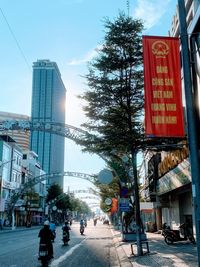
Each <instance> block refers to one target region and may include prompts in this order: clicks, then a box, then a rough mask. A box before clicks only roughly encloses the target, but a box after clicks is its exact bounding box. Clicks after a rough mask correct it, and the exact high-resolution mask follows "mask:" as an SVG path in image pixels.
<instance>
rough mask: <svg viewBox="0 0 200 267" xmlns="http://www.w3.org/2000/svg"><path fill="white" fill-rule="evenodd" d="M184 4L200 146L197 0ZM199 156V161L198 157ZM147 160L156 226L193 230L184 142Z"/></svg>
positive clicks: (147, 191)
mask: <svg viewBox="0 0 200 267" xmlns="http://www.w3.org/2000/svg"><path fill="white" fill-rule="evenodd" d="M185 7H186V21H187V26H188V28H187V31H188V41H189V50H190V51H189V52H190V59H191V73H192V83H193V84H192V86H193V92H194V99H195V105H194V110H195V113H196V116H195V120H196V125H197V131H198V134H197V136H198V138H199V140H198V146H199V149H200V71H199V70H200V68H199V66H200V34H199V32H200V2H199V1H198V0H185ZM179 35H180V26H179V16H178V8H177V10H176V14H175V15H174V17H173V20H172V27H171V30H170V36H172V37H179ZM182 85H183V88H184V80H182ZM183 95H184V94H183ZM186 123H187V119H186ZM198 160H199V161H200V159H198ZM146 162H147V170H148V171H147V173H146V179H145V182H144V187H143V188H144V190H143V192H144V196H145V197H146V199H147V200H149V201H153V202H154V203H155V204H156V205H155V207H156V208H155V214H156V216H155V223H156V225H157V228H158V229H160V228H161V225H162V223H167V224H168V225H170V226H171V227H172V229H178V227H179V225H180V224H182V223H185V222H187V223H190V225H191V227H192V229H193V232H194V234H195V222H194V207H193V198H192V178H191V172H190V161H189V150H188V147H187V144H186V143H185V145H183V144H181V145H180V147H179V148H178V147H177V149H176V150H171V151H161V152H158V153H155V152H154V153H153V155H151V157H150V158H149V159H147V161H146Z"/></svg>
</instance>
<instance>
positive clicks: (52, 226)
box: [49, 221, 56, 241]
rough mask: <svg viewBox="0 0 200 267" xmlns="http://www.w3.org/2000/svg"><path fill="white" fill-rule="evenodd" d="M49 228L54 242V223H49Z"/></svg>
mask: <svg viewBox="0 0 200 267" xmlns="http://www.w3.org/2000/svg"><path fill="white" fill-rule="evenodd" d="M49 228H50V230H51V232H52V234H53V235H52V236H53V239H52V240H53V241H54V239H55V238H56V225H55V223H54V221H51V222H50V224H49Z"/></svg>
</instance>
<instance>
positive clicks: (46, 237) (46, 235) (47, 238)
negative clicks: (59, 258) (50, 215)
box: [38, 221, 54, 259]
mask: <svg viewBox="0 0 200 267" xmlns="http://www.w3.org/2000/svg"><path fill="white" fill-rule="evenodd" d="M38 237H40V244H46V245H47V249H48V255H49V258H50V259H52V258H54V256H53V245H52V242H51V240H52V232H51V230H50V228H49V221H45V222H44V226H43V228H42V229H41V230H40V232H39V234H38Z"/></svg>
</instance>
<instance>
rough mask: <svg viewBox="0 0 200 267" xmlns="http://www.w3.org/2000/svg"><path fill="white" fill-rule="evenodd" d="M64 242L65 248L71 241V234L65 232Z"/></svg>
mask: <svg viewBox="0 0 200 267" xmlns="http://www.w3.org/2000/svg"><path fill="white" fill-rule="evenodd" d="M62 240H63V243H64V246H65V245H68V242H69V240H70V238H69V232H66V231H63V239H62Z"/></svg>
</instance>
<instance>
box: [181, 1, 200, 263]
mask: <svg viewBox="0 0 200 267" xmlns="http://www.w3.org/2000/svg"><path fill="white" fill-rule="evenodd" d="M178 9H179V25H180V36H181V52H182V60H183V76H184V88H185V99H186V111H187V133H188V142H189V150H190V165H191V176H192V196H193V202H194V213H195V224H196V241H197V252H198V266H199V267H200V160H199V151H198V139H197V127H196V123H195V117H196V116H195V110H194V95H193V92H192V79H191V69H190V57H189V46H188V35H187V23H186V9H185V1H184V0H178Z"/></svg>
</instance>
